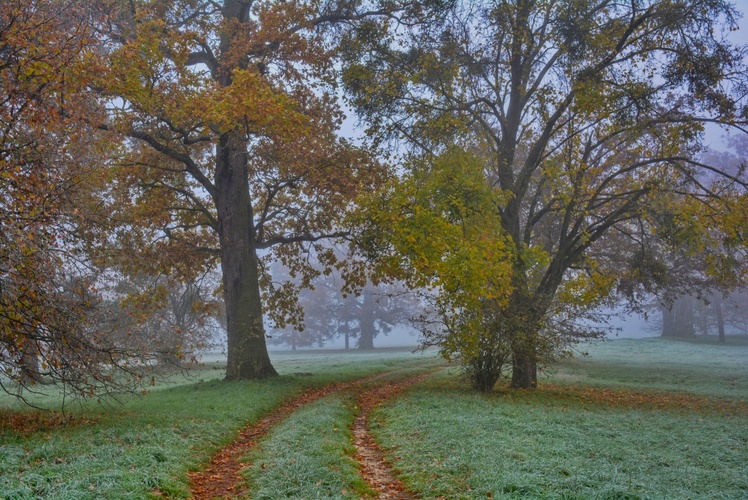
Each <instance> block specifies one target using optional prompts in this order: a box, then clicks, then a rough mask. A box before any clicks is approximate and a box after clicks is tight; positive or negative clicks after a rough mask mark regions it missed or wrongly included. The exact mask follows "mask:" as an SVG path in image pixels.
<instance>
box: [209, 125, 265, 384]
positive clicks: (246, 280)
mask: <svg viewBox="0 0 748 500" xmlns="http://www.w3.org/2000/svg"><path fill="white" fill-rule="evenodd" d="M246 151H247V149H246V144H245V139H244V138H243V137H242V134H241V132H228V133H226V134H224V135H223V136H221V138H220V141H219V146H218V151H217V155H216V158H217V159H216V190H217V197H216V198H217V199H216V206H217V209H218V237H219V239H220V246H221V270H222V273H223V293H224V299H225V302H226V320H227V328H226V329H227V341H228V346H227V350H228V360H227V364H226V380H240V379H256V378H265V377H270V376H275V375H277V373H276V371H275V368H273V365H272V364H271V362H270V357H269V356H268V351H267V345H266V343H265V330H264V328H263V324H262V303H261V299H260V286H259V273H258V267H257V252H256V241H255V235H254V225H253V221H252V203H251V200H250V194H249V179H248V177H247V152H246Z"/></svg>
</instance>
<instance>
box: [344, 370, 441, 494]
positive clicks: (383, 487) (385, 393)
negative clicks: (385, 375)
mask: <svg viewBox="0 0 748 500" xmlns="http://www.w3.org/2000/svg"><path fill="white" fill-rule="evenodd" d="M431 373H432V372H427V373H422V374H420V375H418V376H417V377H410V378H408V379H406V380H398V381H394V382H391V383H387V384H382V385H377V386H375V387H373V388H370V389H368V390H365V391H362V392H361V393H360V394H359V397H358V407H359V410H360V412H361V413H359V415H358V417H356V420H355V421H354V422H353V436H354V438H355V443H354V444H355V446H356V450H357V452H356V460H358V463H359V464H360V465H361V475H362V477H363V478H364V480H365V481H366V482H367V483H368V484H369V486H370V487H371V488H372V489H373V490H376V491H378V492H379V498H380V499H388V500H389V499H392V500H408V499H411V498H413V496H412V495H411V494H409V493H408V491H407V489H406V488H405V485H403V483H402V482H401V481H400V480H399V479H398V478H397V477H396V476H395V473H394V472H393V471H392V467H390V464H389V463H387V462H386V461H385V459H384V454H383V453H382V450H381V449H380V448H379V446H378V445H377V443H376V442H375V441H374V439H373V437H372V435H371V433H370V432H369V421H370V419H371V414H372V412H373V411H374V410H375V409H376V408H377V407H378V406H380V405H382V403H384V402H385V401H387V400H388V399H391V398H393V397H396V396H398V395H399V394H400V393H402V392H403V391H404V390H405V389H407V388H408V387H410V386H411V385H413V384H415V383H417V382H420V381H421V380H423V379H425V378H426V377H428V376H429V375H431Z"/></svg>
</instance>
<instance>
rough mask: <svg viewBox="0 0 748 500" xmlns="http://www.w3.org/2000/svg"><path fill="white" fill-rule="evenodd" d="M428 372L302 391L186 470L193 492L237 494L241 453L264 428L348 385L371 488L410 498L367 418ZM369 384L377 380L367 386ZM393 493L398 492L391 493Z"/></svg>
mask: <svg viewBox="0 0 748 500" xmlns="http://www.w3.org/2000/svg"><path fill="white" fill-rule="evenodd" d="M430 373H431V372H428V373H424V374H422V375H420V376H418V377H410V378H409V379H407V380H399V381H398V380H397V379H394V380H393V378H394V377H396V372H386V373H380V374H377V375H373V376H371V377H366V378H363V379H359V380H354V381H350V382H342V383H336V384H330V385H326V386H324V387H319V388H314V389H307V390H305V391H303V392H302V393H300V394H299V395H297V396H295V397H293V398H291V399H290V400H288V401H286V402H285V403H283V404H281V405H280V406H278V407H277V408H275V409H274V410H272V411H271V412H270V413H268V414H267V415H266V416H265V418H263V419H262V420H260V421H259V422H256V423H254V424H251V425H248V426H247V427H245V428H244V429H242V430H241V431H240V432H239V435H238V436H237V438H236V440H234V442H232V443H231V444H229V445H228V446H225V447H223V448H221V449H220V450H219V451H218V452H217V453H216V454H215V455H213V458H211V461H210V463H209V464H208V467H207V468H206V469H205V470H202V471H199V472H192V473H189V474H188V476H189V477H190V481H191V483H192V496H191V498H192V499H194V500H204V499H213V498H235V497H238V496H240V495H241V494H242V493H244V491H245V490H246V486H245V485H244V481H243V480H242V477H241V474H240V473H241V471H242V470H243V469H244V468H245V467H248V466H249V464H247V463H242V462H241V461H240V459H241V457H242V456H244V455H245V454H246V453H247V452H248V451H249V450H250V449H252V448H253V447H254V446H256V445H257V443H258V441H259V440H260V439H261V438H262V437H263V436H265V435H266V434H268V432H270V430H271V429H272V428H273V427H274V426H275V425H277V424H278V423H280V422H281V421H283V420H285V419H286V418H288V416H290V415H291V414H292V413H293V412H295V411H296V410H298V409H299V408H301V407H302V406H304V405H307V404H309V403H312V402H314V401H317V400H318V399H321V398H323V397H325V396H327V395H329V394H332V393H335V392H339V391H345V390H352V389H353V390H356V392H357V393H358V394H359V408H360V409H361V413H360V415H359V416H358V418H357V419H356V421H355V423H354V434H355V436H356V443H355V445H356V448H357V450H358V456H357V459H358V461H359V463H360V464H361V467H362V474H363V476H364V479H365V480H366V481H367V482H368V483H369V484H370V485H371V487H372V488H373V489H375V490H377V491H380V492H381V494H380V498H387V499H390V498H397V499H405V498H411V497H410V496H408V495H406V494H405V488H404V487H403V486H402V484H401V483H400V482H399V481H398V480H397V479H396V478H395V476H394V474H393V473H392V470H391V468H390V467H389V465H388V464H387V463H386V462H385V461H384V458H383V456H382V453H381V451H380V450H379V448H378V447H377V446H376V443H374V441H373V440H372V439H371V436H370V435H369V432H368V419H369V415H370V414H371V411H372V410H373V409H374V408H375V407H376V406H378V405H380V404H381V403H382V402H383V401H385V400H386V399H389V398H391V397H393V396H395V395H396V394H399V393H400V392H402V391H403V390H404V389H405V388H406V387H408V386H409V385H412V384H413V383H415V382H417V381H418V380H421V379H423V378H425V377H426V376H428V375H429V374H430ZM391 377H392V378H391ZM370 384H375V385H374V386H373V387H369V385H370ZM395 494H397V496H393V495H395Z"/></svg>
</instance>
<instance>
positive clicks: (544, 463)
mask: <svg viewBox="0 0 748 500" xmlns="http://www.w3.org/2000/svg"><path fill="white" fill-rule="evenodd" d="M712 347H714V348H715V349H712ZM746 360H748V345H743V346H738V347H731V348H729V349H724V348H722V346H711V345H698V344H693V343H682V342H669V341H663V340H660V339H651V340H649V339H648V340H620V341H612V342H606V343H604V344H601V345H596V346H593V347H591V348H590V355H589V356H588V357H584V358H582V359H577V360H572V361H568V362H566V363H564V365H562V366H561V367H560V368H557V369H555V370H554V371H552V372H551V374H550V375H549V376H547V377H546V378H545V379H544V380H543V384H545V385H541V387H540V388H539V389H538V390H536V391H509V390H506V389H501V390H497V391H496V392H494V393H493V394H490V395H482V394H479V393H476V392H470V391H466V390H465V385H464V382H462V381H461V380H460V379H459V377H458V375H457V372H456V370H450V371H449V372H445V373H442V374H440V375H438V376H436V377H432V379H431V380H429V381H428V382H427V383H425V384H422V385H420V386H419V387H417V388H415V389H413V390H411V391H410V392H409V394H408V396H407V397H405V398H401V399H399V400H398V401H397V402H396V403H395V404H393V405H390V406H388V407H387V408H384V409H382V410H380V412H379V413H378V415H377V416H378V419H377V421H378V422H379V425H380V426H379V427H378V428H377V429H376V436H377V438H378V439H379V440H380V442H381V443H382V445H383V446H384V447H385V448H386V449H387V450H388V456H389V457H390V458H391V459H392V460H393V462H394V464H395V467H396V469H397V470H398V471H399V472H400V474H401V477H402V478H403V479H404V480H405V482H406V483H407V484H409V485H410V487H411V488H412V489H413V490H414V491H415V492H416V493H417V494H418V495H419V496H420V497H423V498H434V497H444V498H487V497H493V498H567V499H568V498H579V499H587V498H601V499H609V498H610V499H612V498H618V499H621V498H656V499H681V498H731V499H733V498H738V499H739V498H748V411H747V409H748V404H746V403H745V402H746V399H748V390H746V387H745V384H744V382H745V379H746V375H747V373H746V370H747V369H748V363H746ZM732 377H739V378H741V382H739V383H737V384H732V385H731V384H729V383H727V380H728V379H731V378H732ZM676 390H677V391H678V392H677V393H674V392H673V391H676ZM710 393H716V394H718V395H719V398H717V399H713V398H708V397H706V396H705V395H706V394H710ZM725 398H727V399H725ZM692 400H693V401H692ZM692 402H694V404H691V403H692ZM705 403H706V404H705Z"/></svg>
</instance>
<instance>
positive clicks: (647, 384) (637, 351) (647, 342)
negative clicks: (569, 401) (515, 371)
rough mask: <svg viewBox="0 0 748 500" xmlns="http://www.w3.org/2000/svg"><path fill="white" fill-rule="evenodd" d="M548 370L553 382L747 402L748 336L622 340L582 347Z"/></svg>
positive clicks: (549, 377)
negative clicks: (718, 339) (720, 340)
mask: <svg viewBox="0 0 748 500" xmlns="http://www.w3.org/2000/svg"><path fill="white" fill-rule="evenodd" d="M580 351H581V352H582V353H587V355H584V354H580V355H578V356H576V358H575V359H573V360H571V361H564V362H562V363H559V364H557V365H555V366H552V367H550V369H549V370H547V376H548V379H550V380H553V381H556V382H560V383H567V384H584V385H595V386H606V387H619V388H624V387H625V388H631V389H647V390H665V391H687V392H691V393H696V394H704V395H709V396H721V397H728V398H741V399H746V398H748V336H740V337H728V343H727V344H725V345H722V344H719V343H717V342H716V340H714V339H711V338H708V339H705V340H701V339H695V340H693V341H678V340H665V339H661V338H648V339H620V340H612V341H606V342H598V343H595V344H591V345H582V346H581V349H580Z"/></svg>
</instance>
